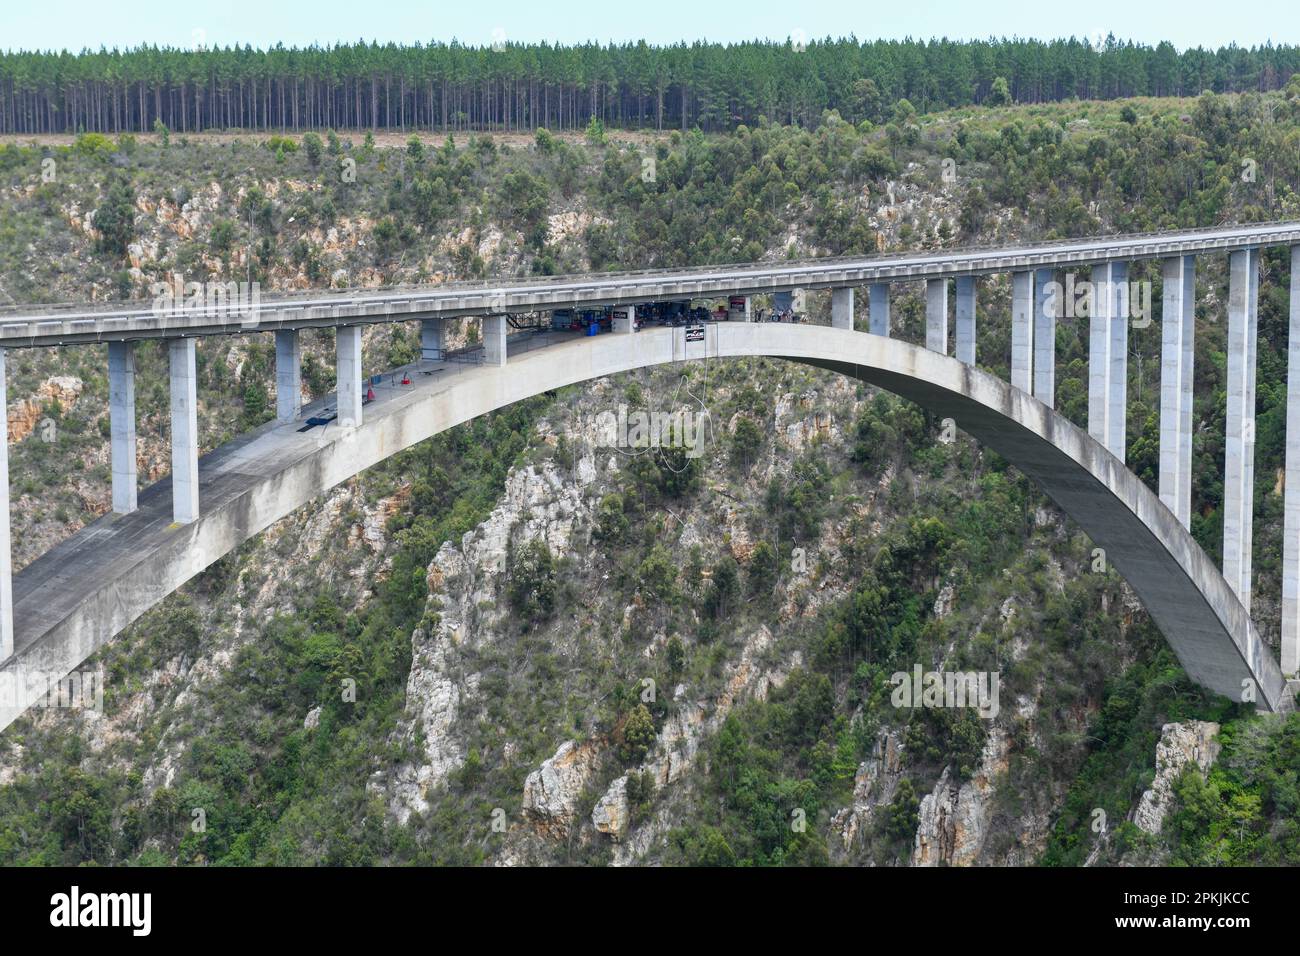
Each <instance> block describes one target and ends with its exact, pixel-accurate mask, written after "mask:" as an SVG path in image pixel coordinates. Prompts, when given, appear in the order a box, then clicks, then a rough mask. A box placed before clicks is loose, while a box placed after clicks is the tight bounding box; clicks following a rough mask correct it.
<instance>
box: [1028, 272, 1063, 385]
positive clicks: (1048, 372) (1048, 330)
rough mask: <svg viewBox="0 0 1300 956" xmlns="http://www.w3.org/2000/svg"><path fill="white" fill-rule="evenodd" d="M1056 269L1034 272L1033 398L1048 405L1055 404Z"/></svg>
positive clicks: (1058, 299)
mask: <svg viewBox="0 0 1300 956" xmlns="http://www.w3.org/2000/svg"><path fill="white" fill-rule="evenodd" d="M1055 281H1056V271H1055V270H1053V269H1039V270H1037V271H1036V272H1035V273H1034V398H1036V399H1038V400H1039V401H1040V402H1042V403H1043V404H1044V405H1046V406H1047V407H1048V408H1055V407H1056V401H1055V400H1056V313H1057V310H1058V309H1059V308H1060V296H1059V295H1057V294H1055V286H1054V285H1053V283H1054V282H1055Z"/></svg>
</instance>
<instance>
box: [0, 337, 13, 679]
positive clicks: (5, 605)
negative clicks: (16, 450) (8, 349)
mask: <svg viewBox="0 0 1300 956" xmlns="http://www.w3.org/2000/svg"><path fill="white" fill-rule="evenodd" d="M8 408H9V398H8V394H7V392H6V389H5V350H4V349H0V414H4V411H5V410H6V409H8ZM12 560H13V559H12V557H11V551H10V541H9V422H8V419H6V420H5V422H4V427H3V428H0V661H2V660H4V659H5V658H6V657H12V656H13V652H14V590H13V564H12Z"/></svg>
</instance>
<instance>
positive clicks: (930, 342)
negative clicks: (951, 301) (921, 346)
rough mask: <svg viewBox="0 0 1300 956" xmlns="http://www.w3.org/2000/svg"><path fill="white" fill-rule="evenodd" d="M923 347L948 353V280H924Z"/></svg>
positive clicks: (943, 353)
mask: <svg viewBox="0 0 1300 956" xmlns="http://www.w3.org/2000/svg"><path fill="white" fill-rule="evenodd" d="M925 347H926V348H927V349H929V350H930V351H931V352H938V353H939V354H940V355H947V354H948V280H947V279H926V280H925Z"/></svg>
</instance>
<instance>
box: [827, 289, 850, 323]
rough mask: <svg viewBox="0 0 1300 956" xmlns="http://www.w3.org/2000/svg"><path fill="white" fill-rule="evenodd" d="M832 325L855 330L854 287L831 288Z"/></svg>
mask: <svg viewBox="0 0 1300 956" xmlns="http://www.w3.org/2000/svg"><path fill="white" fill-rule="evenodd" d="M831 327H832V328H836V329H848V330H849V331H850V332H852V331H853V287H852V286H845V287H844V288H842V289H832V290H831Z"/></svg>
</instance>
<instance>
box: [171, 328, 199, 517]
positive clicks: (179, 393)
mask: <svg viewBox="0 0 1300 956" xmlns="http://www.w3.org/2000/svg"><path fill="white" fill-rule="evenodd" d="M195 341H196V340H195V339H172V340H170V341H169V342H168V343H167V351H168V355H169V358H170V360H171V398H172V520H173V521H175V522H176V523H177V524H189V523H190V522H191V521H196V520H197V519H198V517H199V405H198V371H197V369H196V366H195V353H194V346H195Z"/></svg>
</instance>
